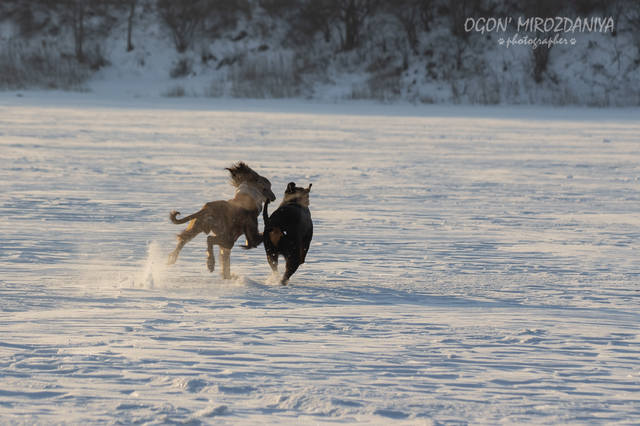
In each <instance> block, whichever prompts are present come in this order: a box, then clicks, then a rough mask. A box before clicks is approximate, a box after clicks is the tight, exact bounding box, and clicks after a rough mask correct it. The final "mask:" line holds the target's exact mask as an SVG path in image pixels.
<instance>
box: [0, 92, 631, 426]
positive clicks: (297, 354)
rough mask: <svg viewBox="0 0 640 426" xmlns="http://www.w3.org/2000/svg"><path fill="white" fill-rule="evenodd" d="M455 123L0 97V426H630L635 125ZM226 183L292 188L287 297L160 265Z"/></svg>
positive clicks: (264, 280) (256, 257)
mask: <svg viewBox="0 0 640 426" xmlns="http://www.w3.org/2000/svg"><path fill="white" fill-rule="evenodd" d="M103 102H107V103H106V104H105V103H103ZM137 102H141V103H137ZM218 102H219V103H218ZM243 105H244V106H243ZM225 108H228V110H225ZM314 108H316V109H317V113H315V114H314V113H313V112H314ZM405 111H415V113H408V114H406V113H405ZM456 111H457V113H456ZM475 111H476V112H475V113H474V112H473V111H472V110H471V109H469V108H461V109H455V108H436V107H425V108H418V107H414V106H411V105H405V106H399V107H389V106H386V105H372V104H366V105H365V104H357V103H355V104H354V103H348V104H339V105H331V104H325V105H322V104H320V105H319V104H314V103H310V102H288V101H287V102H280V103H278V102H249V103H246V104H243V103H242V102H239V101H228V100H219V101H215V102H213V103H211V101H210V99H188V100H187V99H166V98H151V99H149V100H145V99H142V100H134V101H131V100H125V101H123V100H120V104H118V102H117V99H115V98H111V100H110V99H109V98H108V97H104V98H100V99H96V98H95V97H93V96H91V94H72V95H68V96H66V95H64V96H54V95H53V94H51V95H49V94H45V95H42V94H34V93H33V92H24V93H23V96H22V97H16V96H14V94H9V95H7V94H6V93H5V94H3V96H2V97H1V98H0V151H1V152H2V161H1V163H0V234H1V235H2V236H3V238H2V240H1V241H0V324H2V329H3V336H2V338H0V377H2V383H1V384H0V415H1V417H2V419H3V420H2V421H6V422H10V423H53V422H63V423H65V422H66V423H74V424H78V423H98V422H106V423H110V422H122V423H133V422H140V423H148V424H166V423H188V422H191V423H194V424H198V423H204V424H207V423H214V422H216V423H221V424H224V423H228V424H265V423H300V422H302V423H324V422H326V423H330V422H331V423H333V422H336V421H337V422H358V423H370V424H384V423H388V422H389V421H394V422H398V423H400V422H406V423H408V424H416V423H418V424H419V423H427V424H430V423H433V424H440V423H447V422H452V423H462V424H464V423H474V424H477V423H480V424H496V423H500V422H503V423H557V424H560V423H563V424H564V423H607V424H615V423H619V424H629V423H632V422H633V421H635V419H636V418H638V416H640V404H639V403H638V400H637V394H638V391H639V390H640V367H639V365H638V363H637V359H638V357H639V356H640V335H639V333H638V323H639V322H640V314H638V312H640V311H639V309H638V308H639V307H640V303H639V299H638V294H639V293H638V291H639V290H640V285H639V282H640V281H639V278H640V270H639V269H638V265H637V256H636V252H637V249H638V246H639V238H640V231H639V230H640V222H639V219H638V216H637V212H638V210H639V209H640V199H639V197H638V194H639V193H640V191H639V190H640V166H639V164H640V144H639V143H638V142H639V141H638V135H639V134H640V122H639V121H638V120H637V119H633V117H634V115H633V114H634V111H633V110H606V111H602V110H590V109H570V110H560V111H559V114H554V113H553V111H551V112H550V110H548V109H546V108H544V109H531V108H529V109H526V110H520V109H513V110H506V109H504V108H490V109H485V108H482V109H480V110H475ZM514 111H515V112H514ZM518 111H520V112H518ZM522 111H526V112H525V113H522ZM332 112H333V113H332ZM636 112H637V111H636ZM513 114H515V115H513ZM562 114H564V115H562ZM385 115H386V116H385ZM636 117H637V115H636ZM551 118H553V119H551ZM240 159H242V160H245V161H247V162H248V163H249V164H251V165H252V166H254V167H255V168H256V169H257V170H259V171H260V172H261V173H262V174H264V175H266V176H268V177H269V178H270V179H271V182H272V183H273V186H274V192H275V193H276V195H277V196H278V198H279V199H281V197H282V192H283V191H284V188H285V186H286V184H287V182H289V181H291V180H294V181H296V182H297V183H300V184H307V183H313V192H312V196H311V211H312V215H313V218H314V222H315V231H316V232H315V234H314V241H313V243H312V246H311V250H310V252H309V257H308V259H307V263H306V264H305V265H303V266H302V267H301V269H300V270H299V272H297V273H296V275H295V276H294V279H293V280H292V283H291V286H289V287H280V286H278V285H275V284H273V283H272V282H273V281H272V280H271V277H270V274H269V267H268V265H267V263H266V259H265V256H264V252H263V251H262V249H261V248H259V249H257V250H251V251H249V252H243V251H242V250H239V249H237V248H236V249H235V250H234V251H233V252H232V271H233V272H235V273H236V274H238V278H237V279H236V280H234V281H232V282H224V281H223V280H221V279H220V278H219V276H218V275H217V273H215V274H209V272H208V271H207V270H206V266H205V241H204V239H203V238H202V237H200V238H197V239H195V240H194V241H192V242H191V243H189V244H188V245H187V246H186V247H185V249H184V250H183V254H182V256H181V258H180V259H179V261H178V263H177V264H176V265H175V266H173V267H171V268H166V267H165V266H164V260H165V256H166V254H167V253H168V252H169V251H170V250H171V249H172V247H173V244H174V240H173V235H174V234H175V233H176V232H178V230H179V229H180V227H177V226H175V225H172V224H170V223H169V221H168V219H167V214H168V212H169V211H170V210H171V209H180V210H181V211H183V212H189V211H195V210H196V209H197V208H199V207H200V206H201V205H202V203H203V202H205V201H208V200H213V199H218V198H225V197H228V196H230V195H231V194H232V189H231V187H230V185H229V184H228V183H227V176H226V174H225V172H224V170H223V168H224V167H226V166H228V165H229V164H230V163H232V162H234V161H237V160H240Z"/></svg>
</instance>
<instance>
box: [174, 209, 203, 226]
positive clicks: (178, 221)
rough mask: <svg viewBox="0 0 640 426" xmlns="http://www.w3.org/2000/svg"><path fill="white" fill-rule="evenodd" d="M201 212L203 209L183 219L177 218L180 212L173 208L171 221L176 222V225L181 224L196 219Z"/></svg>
mask: <svg viewBox="0 0 640 426" xmlns="http://www.w3.org/2000/svg"><path fill="white" fill-rule="evenodd" d="M201 213H202V210H200V211H197V212H195V213H194V214H191V215H189V216H185V217H183V218H182V219H177V216H178V215H179V214H180V212H178V211H175V210H173V211H172V212H171V213H169V219H171V222H173V223H175V224H176V225H180V224H181V223H187V222H189V221H190V220H191V219H195V218H197V217H199V216H200V214H201Z"/></svg>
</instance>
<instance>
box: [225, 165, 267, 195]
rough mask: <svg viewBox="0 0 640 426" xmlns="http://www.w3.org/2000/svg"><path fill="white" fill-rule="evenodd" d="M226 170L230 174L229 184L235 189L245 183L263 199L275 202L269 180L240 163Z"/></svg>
mask: <svg viewBox="0 0 640 426" xmlns="http://www.w3.org/2000/svg"><path fill="white" fill-rule="evenodd" d="M227 170H229V173H231V184H232V185H233V186H235V187H236V188H237V187H239V186H240V185H242V184H243V183H246V184H247V185H249V186H251V187H252V188H254V189H256V190H257V191H258V192H259V193H260V194H262V196H263V197H264V198H265V199H267V200H269V201H275V199H276V196H275V194H274V193H273V191H271V182H269V179H267V178H266V177H264V176H260V175H259V174H258V173H256V172H254V171H253V169H252V168H251V167H249V166H247V165H246V164H245V163H243V162H242V161H241V162H239V163H236V164H234V165H233V166H231V167H227Z"/></svg>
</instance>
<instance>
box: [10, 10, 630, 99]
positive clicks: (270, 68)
mask: <svg viewBox="0 0 640 426" xmlns="http://www.w3.org/2000/svg"><path fill="white" fill-rule="evenodd" d="M530 3H531V2H517V1H515V2H498V1H487V0H484V1H480V0H474V1H465V2H448V1H444V0H431V1H428V0H402V1H397V2H391V1H373V0H328V1H320V2H318V1H316V2H310V1H304V0H297V1H296V0H247V1H212V0H205V1H202V0H201V1H185V2H167V1H162V0H159V1H151V0H144V1H143V0H137V1H136V0H131V1H115V2H114V1H106V0H100V1H93V2H89V3H84V2H81V1H70V2H68V3H64V4H60V2H51V1H46V0H37V1H33V2H19V1H17V0H8V1H5V2H3V3H2V5H0V46H1V50H0V88H1V89H4V90H24V89H32V88H47V89H63V90H81V91H90V92H94V93H96V94H98V95H100V94H103V93H113V92H122V93H124V94H126V95H130V96H134V97H147V96H196V97H240V98H283V97H285V98H289V97H294V98H308V99H320V100H324V101H341V100H345V99H375V100H380V101H385V102H392V101H408V102H412V103H465V104H545V105H588V106H601V107H602V106H632V105H640V84H638V82H640V37H639V36H638V32H639V31H638V30H639V29H640V6H639V5H637V2H633V1H631V0H628V1H619V2H615V3H611V2H609V3H608V2H604V1H596V0H590V1H587V0H582V1H577V2H549V1H543V2H536V5H535V6H531V4H530ZM563 3H565V4H563ZM545 16H558V17H564V18H563V19H565V20H569V22H570V23H572V24H573V23H576V22H577V21H580V22H582V21H587V20H589V19H600V18H602V19H604V18H610V19H611V21H612V22H613V23H614V27H613V30H612V29H611V28H602V27H600V28H598V27H597V25H596V26H594V28H590V27H587V30H584V28H578V29H577V30H576V28H577V27H572V26H571V25H570V26H569V27H567V26H563V27H562V28H561V31H557V28H551V29H550V31H548V32H546V33H540V32H535V31H529V30H532V29H533V28H529V27H525V28H522V29H520V31H519V28H518V26H517V25H516V24H515V23H514V22H517V21H518V19H525V18H527V17H545ZM481 17H484V19H487V20H488V19H489V18H490V17H496V19H498V18H500V19H502V18H504V19H512V20H513V22H512V24H511V25H509V26H508V27H506V28H493V29H492V28H491V27H489V26H484V27H483V26H481V25H476V26H474V27H473V28H471V27H470V26H469V24H470V23H471V24H472V23H476V24H477V23H478V22H480V23H482V21H480V18H481ZM505 17H508V18H505ZM469 19H472V21H469ZM487 22H489V21H487ZM487 30H490V31H487ZM527 37H528V38H536V37H539V38H540V39H542V40H544V39H554V38H555V39H556V40H557V39H558V38H560V39H566V44H556V45H554V46H553V47H552V48H547V47H538V48H536V49H534V48H533V47H532V46H531V45H527V44H520V45H515V46H514V45H510V46H509V47H507V46H506V44H505V43H504V41H505V40H514V41H515V40H520V41H522V40H523V38H527ZM501 40H502V43H501Z"/></svg>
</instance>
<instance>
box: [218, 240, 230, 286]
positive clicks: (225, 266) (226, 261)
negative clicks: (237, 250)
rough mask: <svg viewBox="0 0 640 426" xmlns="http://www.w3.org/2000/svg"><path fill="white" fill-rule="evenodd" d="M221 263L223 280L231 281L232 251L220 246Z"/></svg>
mask: <svg viewBox="0 0 640 426" xmlns="http://www.w3.org/2000/svg"><path fill="white" fill-rule="evenodd" d="M220 263H221V264H222V278H224V279H225V280H230V279H231V249H230V248H224V247H222V246H220Z"/></svg>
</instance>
